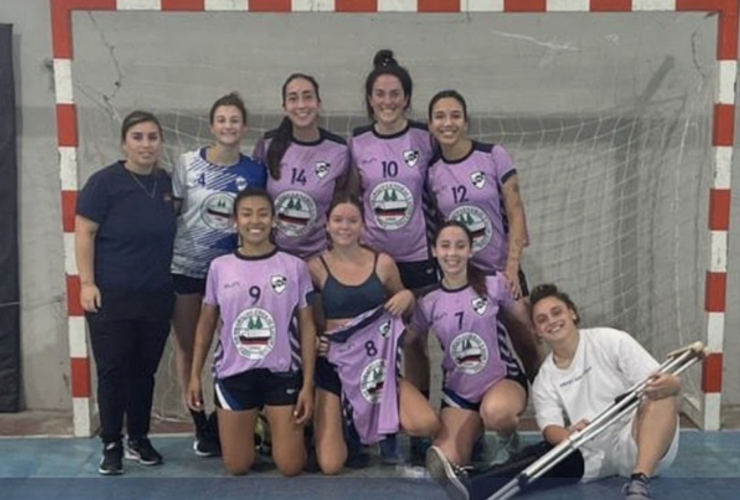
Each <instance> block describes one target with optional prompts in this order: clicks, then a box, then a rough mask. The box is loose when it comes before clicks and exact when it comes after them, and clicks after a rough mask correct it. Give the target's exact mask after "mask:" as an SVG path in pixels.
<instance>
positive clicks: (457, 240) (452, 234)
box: [432, 226, 473, 278]
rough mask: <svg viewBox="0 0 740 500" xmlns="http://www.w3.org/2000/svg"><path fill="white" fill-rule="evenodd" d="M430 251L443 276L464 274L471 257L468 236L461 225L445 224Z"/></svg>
mask: <svg viewBox="0 0 740 500" xmlns="http://www.w3.org/2000/svg"><path fill="white" fill-rule="evenodd" d="M432 253H433V254H434V256H435V257H436V258H437V262H438V263H439V267H440V269H442V273H443V274H444V275H445V277H448V278H449V277H453V276H464V275H465V273H467V269H468V262H469V261H470V259H472V258H473V247H472V246H471V244H470V236H469V235H468V234H467V233H466V232H465V230H464V229H463V228H461V227H457V226H447V227H445V228H444V229H442V230H441V231H440V232H439V235H438V236H437V240H436V241H435V243H434V248H433V249H432Z"/></svg>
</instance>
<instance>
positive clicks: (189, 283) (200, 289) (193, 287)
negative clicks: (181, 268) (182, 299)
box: [172, 274, 206, 295]
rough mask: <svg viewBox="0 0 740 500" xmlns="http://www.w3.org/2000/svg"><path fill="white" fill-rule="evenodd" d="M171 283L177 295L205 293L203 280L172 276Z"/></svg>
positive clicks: (177, 275)
mask: <svg viewBox="0 0 740 500" xmlns="http://www.w3.org/2000/svg"><path fill="white" fill-rule="evenodd" d="M172 283H173V285H174V287H175V293H176V294H178V295H191V294H194V293H199V294H201V295H203V294H205V293H206V280H205V279H199V278H191V277H190V276H185V275H184V274H173V275H172Z"/></svg>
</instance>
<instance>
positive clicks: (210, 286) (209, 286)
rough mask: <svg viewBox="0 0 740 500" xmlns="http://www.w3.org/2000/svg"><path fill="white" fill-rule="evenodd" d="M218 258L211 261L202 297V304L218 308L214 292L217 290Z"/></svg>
mask: <svg viewBox="0 0 740 500" xmlns="http://www.w3.org/2000/svg"><path fill="white" fill-rule="evenodd" d="M217 266H218V258H217V259H214V260H213V261H211V265H210V267H209V268H208V274H207V275H206V293H205V295H204V296H203V302H204V303H206V304H208V305H209V306H214V307H218V299H217V298H216V290H217V289H218V267H217Z"/></svg>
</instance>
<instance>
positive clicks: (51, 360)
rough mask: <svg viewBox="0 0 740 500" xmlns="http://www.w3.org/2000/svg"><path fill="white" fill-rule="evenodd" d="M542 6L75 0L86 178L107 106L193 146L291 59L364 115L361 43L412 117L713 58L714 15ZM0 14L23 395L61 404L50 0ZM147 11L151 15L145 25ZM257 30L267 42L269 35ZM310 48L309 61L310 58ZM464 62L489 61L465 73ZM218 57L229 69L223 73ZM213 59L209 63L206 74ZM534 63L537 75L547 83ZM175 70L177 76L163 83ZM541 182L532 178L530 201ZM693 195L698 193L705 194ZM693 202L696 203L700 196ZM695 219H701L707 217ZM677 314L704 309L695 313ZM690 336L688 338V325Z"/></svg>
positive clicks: (64, 372)
mask: <svg viewBox="0 0 740 500" xmlns="http://www.w3.org/2000/svg"><path fill="white" fill-rule="evenodd" d="M153 16H154V17H153ZM545 18H546V19H547V22H543V21H542V19H543V17H537V16H516V17H515V16H503V17H502V16H493V15H491V16H473V17H471V18H468V17H467V16H463V15H460V16H454V17H449V16H429V17H425V18H424V19H423V20H420V19H418V18H414V17H409V16H404V15H394V16H391V17H385V18H384V19H385V21H384V22H383V23H379V22H378V17H377V16H366V17H363V18H362V19H361V20H358V22H357V24H349V23H347V22H346V19H347V18H346V17H343V18H342V19H339V17H336V18H335V17H332V16H329V17H321V18H319V17H316V16H315V15H294V16H277V15H263V16H261V17H259V18H258V19H257V18H252V17H250V16H246V17H245V15H244V14H239V15H232V16H228V15H223V14H220V15H217V16H216V15H213V16H211V17H208V18H207V17H206V15H203V14H159V13H146V14H143V13H116V14H111V13H94V14H88V13H76V14H75V15H74V22H75V46H76V55H75V95H76V99H77V102H78V105H79V112H80V117H81V120H80V121H81V123H80V134H81V138H82V142H81V148H80V158H81V174H82V177H83V179H82V180H84V179H85V178H86V177H87V175H89V173H90V172H92V171H93V170H94V169H96V168H99V167H100V166H101V165H102V164H104V163H106V162H109V161H111V160H112V159H114V158H115V157H116V154H117V130H116V128H117V126H116V124H115V118H116V117H117V116H120V113H124V112H125V111H127V110H130V109H131V108H133V107H144V108H148V107H149V108H154V109H161V101H162V100H163V99H165V100H167V108H166V109H165V110H163V111H162V113H163V114H165V119H166V121H167V123H168V126H169V125H172V126H173V127H176V128H177V129H178V130H180V131H181V132H182V131H183V130H185V131H187V133H186V134H185V137H183V136H182V135H180V136H178V135H176V134H174V133H173V131H172V130H171V129H170V130H169V132H168V139H170V147H171V154H175V153H176V152H177V151H178V150H180V149H181V148H182V147H185V146H186V144H187V145H189V142H192V141H193V140H194V139H195V138H194V137H193V136H194V135H198V137H207V134H205V132H203V131H202V130H201V131H198V130H197V129H198V128H199V127H200V128H202V125H203V123H202V120H199V119H198V118H197V117H199V116H202V115H203V113H204V112H205V108H206V107H207V105H208V103H210V102H212V100H213V99H214V98H215V97H218V96H219V95H221V94H223V93H225V92H228V91H230V90H232V89H238V90H240V91H241V92H242V93H243V94H244V96H245V98H246V99H247V101H248V105H249V107H250V111H251V112H252V113H253V117H254V119H255V120H256V122H254V123H255V124H256V125H257V129H264V128H266V127H268V126H269V125H270V124H271V123H274V122H275V120H276V118H277V113H278V105H279V95H278V89H279V85H280V84H281V83H282V80H283V78H284V77H285V75H287V74H289V73H291V72H293V71H296V70H300V71H306V72H309V73H314V74H317V75H320V80H321V83H322V92H323V96H324V99H325V104H326V105H327V113H328V114H329V115H331V116H332V117H333V118H332V120H334V122H332V123H333V124H334V125H335V126H332V128H334V129H340V130H348V129H349V128H350V127H351V125H350V124H349V122H348V120H357V119H359V120H362V118H361V114H362V110H361V103H362V81H361V80H362V78H363V76H362V75H364V74H365V73H366V71H367V70H368V68H369V65H370V59H371V57H372V53H373V51H374V50H375V49H377V48H381V47H383V46H390V47H394V48H396V50H397V52H398V53H399V58H400V59H401V61H402V63H406V64H408V65H409V67H410V69H411V71H412V73H413V75H414V77H415V83H416V85H417V90H416V95H415V102H416V108H417V110H418V111H419V112H420V113H419V114H421V115H423V113H424V106H425V104H424V103H426V102H427V101H428V98H429V97H430V96H431V95H432V94H433V93H434V91H435V90H437V89H439V88H445V87H456V88H458V89H460V90H462V91H463V93H464V94H465V95H466V96H467V97H468V99H469V101H470V102H471V104H472V105H473V106H474V109H475V110H476V112H477V113H481V114H486V113H492V112H495V111H496V108H497V104H496V103H499V102H501V101H502V100H505V101H506V102H507V105H508V106H509V108H508V109H515V110H521V112H522V114H531V113H532V110H539V111H541V112H543V113H544V114H548V115H551V116H554V117H558V116H563V115H565V114H567V113H568V112H569V111H570V110H572V109H592V110H599V109H609V108H611V107H613V106H616V105H619V104H620V103H622V102H624V101H629V100H635V99H637V98H638V97H639V96H640V95H641V94H642V93H644V92H647V90H646V89H649V87H650V85H651V82H653V79H654V78H655V75H656V74H658V73H660V71H661V68H663V67H664V65H665V64H668V65H670V68H668V69H669V70H672V69H674V68H678V70H676V71H677V72H675V74H677V75H693V76H697V75H699V76H701V75H703V74H705V73H707V72H709V73H711V72H712V61H713V57H714V50H715V48H714V42H713V37H714V35H715V33H716V22H715V21H713V20H712V19H709V20H706V21H704V20H703V19H702V17H701V16H699V15H682V16H673V17H671V18H670V19H668V18H667V17H664V16H655V18H654V19H653V20H651V21H650V22H654V23H655V26H656V32H657V31H658V28H661V27H664V25H665V24H668V23H670V24H671V25H672V26H673V27H674V28H676V29H675V30H674V31H675V32H676V33H677V35H680V36H676V39H675V41H673V40H670V41H665V40H663V41H660V40H653V39H651V36H654V35H651V34H650V32H649V31H647V32H646V31H645V30H642V31H639V32H636V34H634V35H631V31H630V25H631V23H632V22H633V21H634V18H630V17H629V16H620V15H610V17H608V18H607V17H602V16H593V17H589V18H588V23H586V22H579V23H576V24H575V25H574V23H573V22H572V20H570V19H569V18H568V16H564V15H562V14H556V15H552V14H548V15H546V16H545ZM0 19H2V20H3V22H9V23H12V24H14V31H15V36H14V40H15V42H16V54H17V60H16V66H17V68H16V79H17V81H16V87H17V89H16V90H17V96H18V100H19V107H20V113H19V117H20V122H19V124H18V130H19V131H20V137H19V151H20V158H19V160H20V165H21V172H20V190H21V196H20V199H21V209H20V211H21V232H20V236H21V245H22V251H21V266H22V267H21V279H22V283H21V286H22V301H23V308H22V312H23V315H22V337H23V341H22V348H23V389H24V398H25V404H26V406H27V407H28V408H30V409H69V408H70V406H71V405H70V398H69V384H68V379H69V367H68V349H67V339H66V329H65V303H66V299H65V297H64V293H65V290H64V280H63V273H64V261H63V254H62V239H61V234H62V233H61V225H60V223H59V221H60V220H61V215H60V208H59V178H58V165H57V152H56V132H55V115H54V94H53V79H52V74H51V70H50V66H49V63H50V60H51V59H50V58H51V41H50V28H49V7H48V1H47V0H26V1H23V2H20V1H18V2H15V1H12V2H11V1H10V0H0ZM151 19H154V20H155V22H154V23H150V21H149V20H151ZM388 19H391V21H390V22H388V21H387V20H388ZM571 19H572V18H571ZM275 33H279V34H280V36H277V37H275V36H274V34H275ZM686 33H691V34H692V36H691V37H689V36H686ZM237 34H238V35H239V36H236V35H237ZM271 37H272V38H271ZM204 39H205V40H206V42H204ZM265 40H270V42H269V44H267V43H265ZM337 40H340V41H341V42H340V43H337ZM583 40H592V41H593V44H595V47H591V48H592V49H593V51H591V52H588V53H587V54H585V53H583V52H581V51H580V50H579V49H578V47H579V43H581V42H582V41H583ZM659 43H664V44H666V45H671V46H673V47H675V52H676V55H674V56H671V57H668V58H664V59H661V57H663V56H661V55H660V52H659V51H657V50H656V52H655V56H654V57H652V56H651V57H647V58H645V57H642V56H641V57H637V54H642V52H641V51H648V53H649V51H650V50H651V49H652V48H653V47H655V46H656V45H658V44H659ZM614 45H618V46H619V47H620V48H623V51H621V56H620V57H615V58H609V60H606V61H605V60H600V59H599V54H600V53H602V54H606V53H609V54H612V53H613V52H611V51H607V49H609V47H612V46H614ZM525 46H526V50H524V49H523V47H525ZM147 47H149V48H150V50H146V48H147ZM600 48H603V52H600ZM175 52H176V53H177V54H175ZM308 53H310V54H311V56H310V60H311V61H312V62H311V65H310V66H308V67H306V62H305V61H306V60H307V59H309V57H308V56H306V55H305V54H308ZM168 54H169V55H168ZM321 54H331V56H328V55H327V56H324V57H322V56H321ZM407 54H413V57H411V58H409V57H408V56H407ZM500 54H508V57H530V58H533V63H534V64H533V65H531V67H532V68H535V69H536V70H538V71H534V70H533V73H532V74H531V75H530V74H527V73H525V72H522V73H521V74H516V73H514V72H508V73H507V70H508V68H507V64H506V58H505V57H503V58H502V57H500ZM405 55H406V56H405ZM584 58H585V59H584ZM588 58H591V59H588ZM602 59H603V57H602ZM441 60H443V61H445V66H444V71H440V70H439V68H440V66H439V61H441ZM470 60H474V61H478V60H485V61H490V63H486V64H484V65H481V66H480V67H479V68H478V70H477V71H476V72H474V73H471V71H470ZM589 62H592V64H593V67H597V68H599V70H597V71H590V72H589V71H585V72H584V71H583V69H582V68H588V67H589ZM229 66H232V67H233V72H227V73H224V71H223V70H224V69H225V68H228V67H229ZM643 66H644V67H643ZM625 67H630V68H631V73H630V75H631V76H629V77H627V76H625V75H626V73H625V72H624V71H623V70H624V68H625ZM579 68H580V69H579ZM215 70H220V72H219V73H218V77H216V78H214V75H215V74H216V71H215ZM682 72H683V73H682ZM669 73H670V72H669ZM543 74H545V75H547V77H548V78H547V79H546V80H545V81H543V79H542V75H543ZM329 75H330V76H329ZM673 77H674V78H675V75H674V76H673ZM682 78H684V77H682ZM710 80H711V79H710ZM548 82H551V83H552V84H551V85H549V84H548ZM564 82H570V83H567V84H568V85H571V86H573V87H577V88H579V89H581V90H582V92H573V93H570V94H568V96H570V97H568V96H565V95H564V94H561V93H558V92H557V89H558V88H562V86H563V85H564V84H565V83H564ZM666 82H667V83H666ZM502 83H503V85H502ZM674 83H675V82H673V81H672V80H671V78H670V76H669V78H668V80H666V81H665V82H664V84H666V85H667V86H668V88H670V87H671V85H673V84H674ZM175 84H177V85H180V88H181V89H184V90H180V91H174V90H173V89H174V87H173V85H175ZM183 86H184V87H183ZM590 89H599V92H595V91H594V92H591V91H590ZM574 96H577V98H576V97H574ZM168 113H169V114H168ZM738 116H739V117H740V113H738ZM738 123H739V125H738V127H736V130H738V131H739V132H740V119H739V120H738ZM520 125H521V124H520ZM254 136H256V133H255V134H254V135H253V136H252V138H253V137H254ZM564 144H565V143H564ZM739 156H740V155H737V154H736V156H735V159H734V161H735V163H734V164H735V165H738V164H740V158H739ZM734 170H735V172H737V168H735V169H734ZM705 187H706V186H702V188H705ZM733 187H734V189H735V191H736V192H738V190H740V174H737V173H736V174H735V176H734V181H733ZM525 193H526V191H525ZM542 193H544V191H543V192H540V191H536V190H533V191H530V193H527V194H529V195H531V196H530V197H529V198H528V199H535V198H536V197H537V196H539V195H541V194H542ZM698 199H699V200H703V198H702V197H701V196H699V198H698ZM702 203H703V202H702ZM739 210H740V196H735V197H734V200H733V214H732V216H733V219H732V220H733V221H734V222H733V227H732V229H731V242H730V248H734V249H737V248H740V211H739ZM700 211H701V213H702V214H705V213H706V209H705V205H702V206H701V207H700ZM701 220H702V223H703V224H705V222H704V221H705V220H706V218H702V219H701ZM703 227H705V225H704V226H702V227H700V228H699V230H701V229H703ZM534 251H535V252H536V249H534ZM568 251H569V250H568ZM700 258H705V257H703V256H701V257H700ZM705 261H706V260H703V261H701V262H700V265H701V266H703V265H704V262H705ZM729 264H730V276H729V283H728V311H729V312H728V315H727V324H726V331H727V344H726V352H725V401H726V402H727V403H730V404H740V370H738V363H737V362H736V359H738V354H740V338H738V336H737V334H736V333H737V331H738V327H740V287H739V286H738V283H740V252H736V253H735V255H731V257H730V262H729ZM610 265H611V264H610ZM531 272H532V273H533V277H534V278H535V281H536V280H538V279H541V278H542V277H545V276H547V274H546V273H544V272H543V271H542V270H540V269H537V268H536V266H534V265H533V267H532V271H531ZM695 295H696V296H695V297H693V296H692V297H690V298H689V299H687V303H689V304H692V306H690V307H697V308H698V307H699V304H701V299H702V297H703V290H701V289H700V290H696V293H695ZM697 297H698V299H697ZM615 307H616V306H615ZM689 316H691V317H692V318H693V317H700V316H701V315H700V314H699V313H698V312H697V311H693V312H692V314H689ZM690 323H692V324H693V323H694V321H691V322H690ZM686 334H687V336H688V337H689V338H693V335H692V334H691V332H686Z"/></svg>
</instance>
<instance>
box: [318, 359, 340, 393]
mask: <svg viewBox="0 0 740 500" xmlns="http://www.w3.org/2000/svg"><path fill="white" fill-rule="evenodd" d="M314 383H315V384H316V387H318V388H320V389H323V390H325V391H328V392H331V393H332V394H335V395H337V396H340V397H341V395H342V381H341V380H339V374H338V373H337V370H336V368H334V365H332V364H331V363H329V360H327V359H326V357H324V356H316V372H315V375H314Z"/></svg>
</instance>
